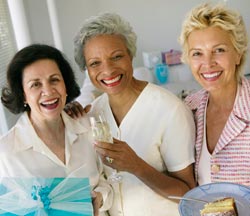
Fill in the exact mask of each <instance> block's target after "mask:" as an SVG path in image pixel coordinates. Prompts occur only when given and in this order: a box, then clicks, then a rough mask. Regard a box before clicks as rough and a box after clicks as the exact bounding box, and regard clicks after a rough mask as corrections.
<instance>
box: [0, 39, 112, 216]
mask: <svg viewBox="0 0 250 216" xmlns="http://www.w3.org/2000/svg"><path fill="white" fill-rule="evenodd" d="M7 80H8V86H7V87H5V88H3V90H2V97H1V101H2V103H3V104H4V106H5V107H7V108H8V109H9V110H10V111H11V112H12V113H15V114H18V113H22V115H21V116H20V118H19V120H18V121H17V123H16V125H15V126H14V127H13V128H11V129H10V130H9V132H8V133H7V134H6V135H4V136H3V137H1V139H0V176H1V177H21V178H22V177H42V178H66V177H69V176H70V177H77V178H84V177H87V178H89V180H90V185H91V189H92V190H93V191H94V192H93V194H94V197H95V198H94V199H93V203H94V210H95V215H99V214H98V212H99V210H100V212H105V211H106V210H107V209H108V208H109V207H110V206H111V197H110V195H112V193H111V192H112V191H111V188H110V187H109V185H108V184H107V183H106V182H105V180H104V179H103V178H102V167H100V166H99V165H98V163H97V159H96V155H95V152H94V150H93V147H92V143H91V142H90V141H89V138H88V137H89V136H88V129H87V127H88V125H87V121H86V120H85V118H84V117H83V118H81V119H78V120H74V119H72V118H71V117H69V116H68V115H67V114H66V113H65V112H64V111H63V108H64V106H65V103H66V102H70V101H72V100H73V99H74V98H75V97H77V96H78V95H79V94H80V90H79V86H78V85H77V83H76V80H75V76H74V73H73V70H72V68H71V66H70V64H69V63H68V62H67V60H66V59H65V58H64V56H63V55H62V53H61V52H60V51H59V50H57V49H55V48H54V47H51V46H48V45H41V44H34V45H31V46H28V47H26V48H23V49H22V50H20V51H19V52H17V53H16V55H15V56H14V57H13V59H12V61H11V62H10V64H9V67H8V70H7Z"/></svg>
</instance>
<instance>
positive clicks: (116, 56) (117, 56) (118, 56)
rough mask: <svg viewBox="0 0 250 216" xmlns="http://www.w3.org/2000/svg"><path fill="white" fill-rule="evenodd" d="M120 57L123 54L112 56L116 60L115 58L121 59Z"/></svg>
mask: <svg viewBox="0 0 250 216" xmlns="http://www.w3.org/2000/svg"><path fill="white" fill-rule="evenodd" d="M122 57H123V55H115V56H114V57H112V59H113V60H115V61H117V60H119V59H121V58H122Z"/></svg>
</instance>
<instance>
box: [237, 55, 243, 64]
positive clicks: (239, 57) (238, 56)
mask: <svg viewBox="0 0 250 216" xmlns="http://www.w3.org/2000/svg"><path fill="white" fill-rule="evenodd" d="M241 57H242V54H239V53H237V54H236V65H239V64H240V61H241Z"/></svg>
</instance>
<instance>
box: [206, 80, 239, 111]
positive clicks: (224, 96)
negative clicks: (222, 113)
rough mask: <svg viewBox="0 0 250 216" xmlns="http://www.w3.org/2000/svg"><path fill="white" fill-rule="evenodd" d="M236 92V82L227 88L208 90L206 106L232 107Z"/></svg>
mask: <svg viewBox="0 0 250 216" xmlns="http://www.w3.org/2000/svg"><path fill="white" fill-rule="evenodd" d="M236 94H237V83H235V84H234V85H231V86H230V87H228V88H225V89H221V90H215V91H213V92H209V103H208V107H213V108H216V109H217V108H221V109H223V108H226V109H232V108H233V106H234V101H235V98H236Z"/></svg>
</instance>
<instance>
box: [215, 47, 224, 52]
mask: <svg viewBox="0 0 250 216" xmlns="http://www.w3.org/2000/svg"><path fill="white" fill-rule="evenodd" d="M223 52H225V49H224V48H221V47H220V48H217V49H216V50H215V53H223Z"/></svg>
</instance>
